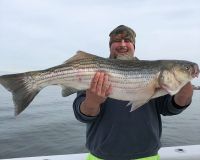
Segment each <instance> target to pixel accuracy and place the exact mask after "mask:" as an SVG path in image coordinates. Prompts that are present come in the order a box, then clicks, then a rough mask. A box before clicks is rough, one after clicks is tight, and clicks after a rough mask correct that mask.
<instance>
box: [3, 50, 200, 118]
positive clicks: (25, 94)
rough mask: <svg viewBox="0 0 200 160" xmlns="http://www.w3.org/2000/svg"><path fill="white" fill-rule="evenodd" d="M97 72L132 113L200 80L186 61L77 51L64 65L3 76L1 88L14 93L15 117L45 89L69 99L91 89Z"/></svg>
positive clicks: (190, 63)
mask: <svg viewBox="0 0 200 160" xmlns="http://www.w3.org/2000/svg"><path fill="white" fill-rule="evenodd" d="M96 72H104V73H106V74H107V75H108V76H109V81H110V83H111V86H112V92H111V93H110V94H109V97H110V98H113V99H118V100H122V101H128V102H129V103H128V104H127V106H129V105H131V111H134V110H136V109H137V108H139V107H140V106H142V105H144V104H145V103H147V102H148V101H149V100H151V99H153V98H157V97H160V96H163V95H166V94H170V95H174V94H176V93H178V92H179V91H180V89H181V88H182V87H183V86H184V85H185V84H187V83H188V82H190V81H191V80H192V79H194V78H196V77H198V75H199V66H198V64H196V63H194V62H190V61H185V60H137V59H136V60H133V59H126V60H122V59H110V58H103V57H100V56H97V55H93V54H90V53H86V52H83V51H78V52H77V53H76V54H75V55H74V56H72V57H71V58H69V59H68V60H66V61H65V62H64V63H63V64H60V65H57V66H54V67H51V68H48V69H44V70H37V71H28V72H24V73H16V74H8V75H2V76H0V84H1V85H3V86H4V87H5V88H6V89H7V90H8V91H10V92H11V93H12V96H13V97H12V98H13V102H14V106H15V115H18V114H20V113H21V112H22V111H24V110H25V108H27V106H29V104H30V103H31V102H32V101H33V99H34V98H35V96H36V95H37V94H38V93H39V92H40V91H41V90H42V89H43V88H45V87H47V86H50V85H58V86H61V87H62V96H63V97H67V96H69V95H71V94H74V93H76V92H78V91H81V90H87V89H89V88H90V83H91V80H92V78H93V77H94V75H95V73H96Z"/></svg>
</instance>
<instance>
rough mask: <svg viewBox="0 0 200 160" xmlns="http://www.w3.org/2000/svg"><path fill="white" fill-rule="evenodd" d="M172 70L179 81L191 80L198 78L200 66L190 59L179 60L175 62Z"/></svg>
mask: <svg viewBox="0 0 200 160" xmlns="http://www.w3.org/2000/svg"><path fill="white" fill-rule="evenodd" d="M172 72H173V74H174V75H175V77H176V79H177V80H178V81H180V82H184V81H187V82H189V81H191V80H192V79H193V78H195V77H197V78H198V76H199V66H198V64H196V63H193V62H189V61H178V62H177V63H175V64H174V67H173V68H172Z"/></svg>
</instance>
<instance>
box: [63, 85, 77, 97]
mask: <svg viewBox="0 0 200 160" xmlns="http://www.w3.org/2000/svg"><path fill="white" fill-rule="evenodd" d="M77 91H78V90H77V89H75V88H71V87H65V86H62V96H63V97H67V96H69V95H71V94H74V93H76V92H77Z"/></svg>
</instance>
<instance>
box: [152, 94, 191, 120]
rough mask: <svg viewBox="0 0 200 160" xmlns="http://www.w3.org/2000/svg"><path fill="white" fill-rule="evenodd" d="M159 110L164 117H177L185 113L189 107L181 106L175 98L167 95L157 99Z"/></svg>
mask: <svg viewBox="0 0 200 160" xmlns="http://www.w3.org/2000/svg"><path fill="white" fill-rule="evenodd" d="M155 103H156V107H157V110H158V112H159V113H160V114H162V115H164V116H170V115H177V114H180V113H181V112H183V111H184V110H185V109H186V108H187V107H188V106H189V105H190V104H189V105H187V106H183V107H182V106H179V105H177V104H176V103H175V101H174V96H170V95H165V96H162V97H159V98H156V99H155Z"/></svg>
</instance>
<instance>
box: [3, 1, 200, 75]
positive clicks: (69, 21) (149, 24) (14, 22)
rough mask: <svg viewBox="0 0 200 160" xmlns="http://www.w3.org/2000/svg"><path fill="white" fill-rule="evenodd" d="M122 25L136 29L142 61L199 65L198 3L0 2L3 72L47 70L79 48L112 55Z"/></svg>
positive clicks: (138, 55)
mask: <svg viewBox="0 0 200 160" xmlns="http://www.w3.org/2000/svg"><path fill="white" fill-rule="evenodd" d="M121 24H124V25H127V26H129V27H131V28H133V29H134V30H135V31H136V33H137V37H136V53H135V54H136V56H137V57H139V58H140V59H186V60H191V61H194V62H197V63H198V64H199V65H200V1H199V0H165V1H162V0H123V1H122V0H121V1H119V0H110V1H109V0H84V1H83V0H79V1H78V0H0V71H11V72H22V71H29V70H38V69H45V68H48V67H51V66H54V65H57V64H61V63H62V62H64V61H65V60H66V59H68V58H69V57H71V56H73V55H74V54H75V52H76V51H77V50H83V51H86V52H90V53H93V54H97V55H99V56H103V57H108V55H109V47H108V41H109V37H108V34H109V33H110V31H111V30H112V29H114V28H115V27H116V26H118V25H121Z"/></svg>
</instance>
